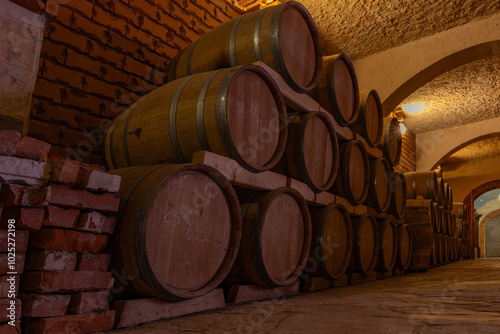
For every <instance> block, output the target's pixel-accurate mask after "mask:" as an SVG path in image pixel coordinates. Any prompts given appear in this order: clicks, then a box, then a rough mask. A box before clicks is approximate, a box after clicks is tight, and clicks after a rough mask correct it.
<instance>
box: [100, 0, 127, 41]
mask: <svg viewBox="0 0 500 334" xmlns="http://www.w3.org/2000/svg"><path fill="white" fill-rule="evenodd" d="M92 20H93V21H94V22H97V23H98V24H100V25H102V26H104V27H106V28H108V29H110V30H114V31H116V32H117V33H120V34H122V35H125V34H126V32H127V28H126V26H127V23H126V22H125V21H124V20H122V19H120V18H119V17H117V16H115V15H113V14H111V13H109V12H107V11H105V10H104V9H102V8H100V7H97V6H95V7H94V15H93V17H92ZM101 29H102V28H101Z"/></svg>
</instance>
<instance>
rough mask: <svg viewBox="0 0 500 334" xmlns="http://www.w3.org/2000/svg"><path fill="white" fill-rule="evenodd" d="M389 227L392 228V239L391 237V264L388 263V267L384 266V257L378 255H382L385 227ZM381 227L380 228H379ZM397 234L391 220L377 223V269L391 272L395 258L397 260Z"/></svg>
mask: <svg viewBox="0 0 500 334" xmlns="http://www.w3.org/2000/svg"><path fill="white" fill-rule="evenodd" d="M389 225H391V226H392V237H393V245H392V257H391V262H390V263H389V265H388V266H386V264H385V259H384V256H382V257H381V256H380V254H384V255H385V253H384V241H385V238H384V236H385V231H386V229H387V227H388V226H389ZM380 226H382V228H380ZM397 240H398V233H397V229H396V224H394V222H392V221H391V220H387V219H386V220H383V221H381V222H379V251H378V264H379V265H378V267H379V268H381V269H383V270H385V271H391V270H392V269H393V268H394V266H395V265H396V258H397V252H398V242H397Z"/></svg>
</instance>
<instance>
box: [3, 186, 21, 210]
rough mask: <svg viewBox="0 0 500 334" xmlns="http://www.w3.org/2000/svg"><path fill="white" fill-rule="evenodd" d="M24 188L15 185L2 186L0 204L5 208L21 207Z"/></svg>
mask: <svg viewBox="0 0 500 334" xmlns="http://www.w3.org/2000/svg"><path fill="white" fill-rule="evenodd" d="M25 189H26V187H25V186H20V185H17V184H3V185H2V187H1V188H0V202H2V203H3V205H4V210H5V208H8V207H12V206H20V205H22V200H23V194H24V191H25Z"/></svg>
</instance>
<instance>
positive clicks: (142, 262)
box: [127, 164, 242, 300]
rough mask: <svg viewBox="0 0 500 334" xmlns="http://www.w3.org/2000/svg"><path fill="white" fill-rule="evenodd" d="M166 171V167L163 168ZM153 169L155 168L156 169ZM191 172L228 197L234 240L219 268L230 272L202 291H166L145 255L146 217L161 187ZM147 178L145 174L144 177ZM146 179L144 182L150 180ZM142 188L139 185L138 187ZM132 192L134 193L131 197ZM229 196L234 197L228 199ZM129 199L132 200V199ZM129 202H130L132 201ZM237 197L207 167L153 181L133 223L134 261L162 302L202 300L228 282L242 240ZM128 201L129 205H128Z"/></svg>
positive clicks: (219, 275)
mask: <svg viewBox="0 0 500 334" xmlns="http://www.w3.org/2000/svg"><path fill="white" fill-rule="evenodd" d="M162 167H163V168H165V167H166V166H162ZM153 168H154V167H153ZM153 168H152V170H151V171H150V173H147V175H149V174H151V173H152V172H153V171H157V170H158V169H159V168H154V169H153ZM167 168H168V167H167ZM188 171H193V172H200V173H203V174H204V175H206V176H208V177H210V179H211V180H212V181H213V182H214V183H216V184H217V185H218V186H219V187H220V189H221V190H222V191H223V193H224V196H225V197H226V200H227V201H228V202H229V203H230V205H228V209H229V212H230V216H231V221H233V222H235V224H232V226H231V236H230V238H229V240H230V244H229V246H228V253H226V255H225V258H224V260H223V263H222V264H221V266H220V268H223V267H225V266H226V267H227V268H226V269H227V270H219V271H218V272H217V273H216V275H215V276H214V277H213V278H212V279H211V281H210V282H209V283H208V284H207V285H205V286H203V287H202V288H200V289H198V290H195V291H184V290H180V289H176V288H175V287H169V290H167V289H166V288H165V287H164V286H163V285H162V284H161V283H160V282H159V281H158V279H157V278H156V277H155V276H154V274H153V269H152V267H151V264H150V263H149V259H148V257H147V254H146V252H144V249H145V247H146V245H145V243H144V241H145V234H146V227H147V226H146V223H147V221H146V219H144V217H146V216H147V215H148V212H149V209H148V208H150V207H151V205H152V203H153V201H154V199H155V197H156V194H157V192H158V190H159V189H160V187H161V186H162V185H164V184H165V183H168V182H169V180H171V179H173V178H175V177H176V176H178V175H180V174H181V173H184V172H188ZM144 174H146V173H144ZM147 175H145V176H144V178H145V177H146V176H147ZM138 184H139V182H137V184H136V186H137V185H138ZM132 193H133V191H131V194H132ZM228 194H231V196H229V195H228ZM129 198H130V197H129ZM129 198H128V199H129ZM236 198H237V197H236V193H235V191H234V188H233V187H232V186H231V184H230V183H229V182H228V181H227V179H226V178H225V177H224V176H223V175H222V174H221V173H220V172H219V171H217V170H216V169H215V168H212V167H210V166H207V165H201V164H187V165H179V166H178V167H176V169H175V171H174V172H173V173H171V174H169V175H165V176H163V177H158V178H156V179H155V180H154V182H153V183H152V184H151V185H150V191H149V192H148V194H147V196H145V197H143V198H142V199H141V201H140V203H139V205H138V207H139V208H145V210H144V211H141V212H138V214H137V215H136V217H135V219H134V223H133V233H134V239H133V246H134V247H133V248H134V256H135V258H136V259H137V260H136V261H135V263H136V265H137V267H138V269H139V272H140V273H141V278H142V279H143V280H144V281H145V282H147V283H148V285H149V287H150V288H151V290H152V291H154V293H155V294H156V295H158V296H159V297H162V298H167V299H171V300H179V299H186V298H193V297H195V296H201V295H203V294H206V293H207V292H208V291H211V290H212V289H214V288H215V287H217V286H218V285H219V284H220V283H221V282H222V281H223V279H224V278H225V276H226V275H227V273H228V272H229V270H230V269H231V266H232V264H233V263H234V260H235V259H236V256H237V254H238V248H239V243H240V239H241V228H242V225H241V211H240V208H239V205H238V203H237V200H236ZM128 199H127V201H128Z"/></svg>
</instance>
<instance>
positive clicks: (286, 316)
mask: <svg viewBox="0 0 500 334" xmlns="http://www.w3.org/2000/svg"><path fill="white" fill-rule="evenodd" d="M142 333H144V334H145V333H148V334H159V333H235V334H240V333H241V334H250V333H259V334H261V333H278V334H289V333H349V334H353V333H369V334H371V333H476V334H482V333H500V259H481V260H474V261H472V260H468V261H461V262H455V263H452V264H448V265H446V266H441V267H437V268H433V269H431V270H429V271H428V272H427V273H418V274H407V275H404V276H399V277H391V278H386V279H383V280H378V281H375V282H369V283H364V284H359V285H353V286H348V287H344V288H335V289H330V290H324V291H320V292H313V293H302V294H301V295H300V296H296V297H292V298H289V299H286V300H285V299H284V300H273V301H264V302H255V303H248V304H244V305H229V306H227V307H226V308H224V309H220V310H215V311H210V312H204V313H200V314H196V315H191V316H184V317H180V318H176V319H172V320H166V321H161V322H154V323H149V324H145V325H142V326H139V327H136V328H128V329H125V330H119V331H114V332H113V334H142Z"/></svg>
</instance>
